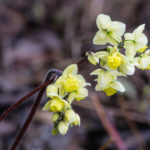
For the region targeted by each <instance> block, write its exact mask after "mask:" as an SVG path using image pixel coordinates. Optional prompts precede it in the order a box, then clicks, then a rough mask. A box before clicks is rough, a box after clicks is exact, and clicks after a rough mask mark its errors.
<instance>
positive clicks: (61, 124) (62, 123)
mask: <svg viewBox="0 0 150 150" xmlns="http://www.w3.org/2000/svg"><path fill="white" fill-rule="evenodd" d="M68 129H69V123H68V122H66V121H60V122H59V124H58V131H59V133H60V134H62V135H65V134H66V133H67V131H68Z"/></svg>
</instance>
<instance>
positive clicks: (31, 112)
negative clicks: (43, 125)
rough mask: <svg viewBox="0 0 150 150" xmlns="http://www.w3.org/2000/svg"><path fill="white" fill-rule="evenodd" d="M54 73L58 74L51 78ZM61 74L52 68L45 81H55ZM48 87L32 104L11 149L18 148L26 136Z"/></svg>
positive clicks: (41, 91)
mask: <svg viewBox="0 0 150 150" xmlns="http://www.w3.org/2000/svg"><path fill="white" fill-rule="evenodd" d="M53 74H56V75H57V76H55V77H53V78H52V79H51V80H50V78H51V77H52V75H53ZM60 75H61V72H60V71H59V70H56V69H52V70H50V71H49V72H48V74H47V76H46V79H45V81H44V82H45V83H47V81H49V80H50V81H49V84H50V83H52V82H54V80H56V79H57V77H59V76H60ZM45 89H46V87H44V88H43V89H41V90H40V92H39V94H38V96H37V98H36V100H35V101H34V104H33V106H32V109H31V111H30V113H29V115H28V117H27V119H26V121H25V123H24V125H23V127H22V128H21V130H20V132H19V133H18V135H17V137H16V138H15V141H14V143H13V144H12V146H11V147H10V150H16V148H17V146H18V144H19V143H20V141H21V139H22V137H23V136H24V133H25V132H26V130H27V128H28V127H29V125H30V123H31V121H32V119H33V117H34V115H35V112H36V110H37V108H38V106H39V104H40V101H41V99H42V96H43V94H44V91H45Z"/></svg>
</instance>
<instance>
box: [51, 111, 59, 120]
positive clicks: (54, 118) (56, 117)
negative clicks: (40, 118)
mask: <svg viewBox="0 0 150 150" xmlns="http://www.w3.org/2000/svg"><path fill="white" fill-rule="evenodd" d="M59 117H60V113H58V112H55V113H54V114H53V116H52V122H56V121H57V120H58V119H59Z"/></svg>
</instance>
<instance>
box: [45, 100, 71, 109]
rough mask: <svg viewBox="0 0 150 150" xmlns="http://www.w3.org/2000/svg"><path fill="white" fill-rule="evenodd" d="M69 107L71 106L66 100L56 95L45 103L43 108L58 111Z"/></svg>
mask: <svg viewBox="0 0 150 150" xmlns="http://www.w3.org/2000/svg"><path fill="white" fill-rule="evenodd" d="M67 108H70V105H69V104H68V102H67V101H66V100H63V99H61V98H60V97H54V98H53V99H51V100H49V101H48V102H47V103H46V104H45V105H44V107H43V110H47V111H52V112H56V111H62V110H66V109H67Z"/></svg>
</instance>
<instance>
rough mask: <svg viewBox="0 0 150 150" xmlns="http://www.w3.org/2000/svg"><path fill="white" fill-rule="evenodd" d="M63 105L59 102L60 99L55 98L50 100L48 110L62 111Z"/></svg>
mask: <svg viewBox="0 0 150 150" xmlns="http://www.w3.org/2000/svg"><path fill="white" fill-rule="evenodd" d="M63 107H64V103H63V102H61V101H60V100H57V99H53V100H51V103H50V110H51V111H52V112H56V111H62V109H63Z"/></svg>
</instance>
